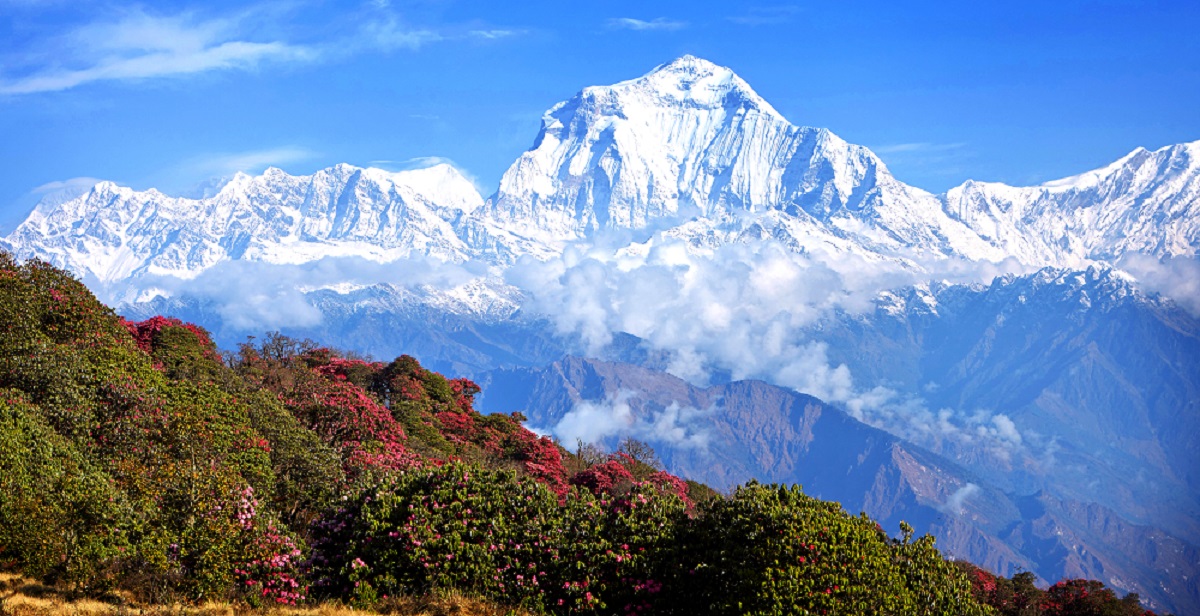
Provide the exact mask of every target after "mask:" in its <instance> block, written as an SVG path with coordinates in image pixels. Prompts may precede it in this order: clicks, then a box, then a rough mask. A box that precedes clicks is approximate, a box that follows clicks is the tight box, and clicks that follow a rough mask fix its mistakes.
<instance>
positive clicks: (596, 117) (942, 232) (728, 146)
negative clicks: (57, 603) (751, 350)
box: [0, 56, 1200, 281]
mask: <svg viewBox="0 0 1200 616" xmlns="http://www.w3.org/2000/svg"><path fill="white" fill-rule="evenodd" d="M609 230H642V231H643V236H645V233H649V232H654V231H661V232H662V233H663V234H664V235H666V236H668V237H677V238H683V239H685V240H687V241H688V242H689V243H690V244H691V245H692V246H694V247H696V248H697V249H701V250H703V249H706V248H711V247H715V246H720V245H725V244H730V243H746V242H754V241H759V240H763V239H770V240H774V241H778V242H781V243H783V244H784V245H787V246H789V247H791V248H792V249H793V250H797V251H804V252H822V253H831V254H834V255H838V254H853V255H856V256H859V257H863V258H865V259H866V260H867V261H879V260H890V261H899V262H900V263H902V264H904V265H905V266H906V267H908V268H909V269H912V270H917V271H920V270H921V269H923V268H925V267H926V266H927V265H928V264H929V263H930V262H931V260H932V261H936V260H938V259H942V258H947V257H953V258H961V259H966V260H969V261H980V260H986V261H993V262H996V261H1001V260H1004V259H1005V258H1008V257H1015V258H1016V259H1017V260H1019V261H1020V262H1022V263H1024V264H1025V265H1027V266H1035V267H1040V266H1047V265H1049V266H1059V267H1086V266H1087V265H1088V264H1091V263H1093V262H1109V263H1111V262H1114V261H1115V260H1116V259H1117V258H1119V257H1120V256H1121V255H1122V254H1124V253H1126V252H1130V251H1138V252H1147V253H1150V254H1153V255H1155V256H1158V257H1162V256H1168V255H1189V256H1190V255H1195V254H1196V253H1197V248H1198V247H1200V142H1193V143H1188V144H1182V145H1177V146H1172V147H1168V148H1163V149H1161V150H1158V151H1155V152H1149V151H1146V150H1142V149H1139V150H1137V151H1135V152H1133V153H1132V154H1130V155H1128V156H1126V157H1124V158H1122V159H1121V160H1119V161H1117V162H1115V163H1113V164H1112V165H1110V166H1108V167H1105V168H1104V169H1099V170H1096V171H1091V172H1088V173H1084V174H1082V175H1079V176H1076V177H1073V178H1067V179H1064V180H1059V181H1057V182H1050V183H1047V184H1044V185H1042V186H1035V187H1027V188H1017V187H1010V186H1005V185H1002V184H987V183H979V182H967V183H966V184H963V185H962V186H960V187H957V188H954V189H952V190H950V191H949V192H948V193H946V194H944V195H932V194H930V193H928V192H926V191H923V190H920V189H918V188H914V187H912V186H908V185H906V184H904V183H903V182H900V181H899V180H897V179H896V178H895V177H893V176H892V175H891V173H889V172H888V170H887V167H886V166H885V165H884V163H883V162H882V161H881V160H880V159H879V158H878V157H876V156H875V155H874V154H873V153H872V152H871V151H870V150H868V149H867V148H865V147H862V146H857V145H852V144H849V143H847V142H845V141H844V140H842V139H841V138H839V137H838V136H836V135H834V134H833V133H831V132H830V131H828V130H826V129H821V128H810V127H802V126H797V125H794V124H792V123H790V122H789V121H788V120H787V119H785V118H784V117H783V116H782V115H780V114H779V112H778V111H776V110H775V109H774V108H773V107H771V105H770V104H769V103H767V102H766V101H765V100H763V99H762V98H761V97H760V96H758V95H757V94H756V93H755V92H754V91H753V90H752V89H751V88H750V86H749V85H748V84H747V83H746V82H745V81H743V80H742V79H741V78H740V77H738V76H737V75H736V74H734V72H733V71H732V70H730V69H728V68H725V67H721V66H717V65H715V64H713V63H711V62H708V61H705V60H702V59H699V58H695V57H692V56H684V57H682V58H679V59H677V60H675V61H673V62H670V63H668V64H664V65H662V66H659V67H657V68H655V69H654V70H652V71H651V72H649V73H647V74H646V75H644V76H642V77H639V78H637V79H633V80H630V81H624V82H621V83H617V84H614V85H611V86H597V87H589V88H585V89H584V90H583V91H581V92H580V93H579V94H577V95H576V96H575V97H573V98H571V99H570V100H567V101H565V102H562V103H559V104H558V105H555V106H554V107H552V108H551V109H550V110H549V111H548V112H547V113H546V114H545V116H544V118H543V126H542V130H541V132H540V134H539V135H538V137H537V139H536V141H535V143H534V145H533V147H532V148H531V149H530V150H529V151H527V152H525V153H524V154H522V155H521V156H520V157H519V158H518V159H517V161H516V162H514V163H513V165H512V166H511V167H510V168H509V169H508V171H507V172H506V173H505V174H504V176H503V178H502V179H501V182H500V186H499V189H498V190H497V192H496V193H495V194H494V195H493V196H492V197H491V198H489V199H488V200H487V201H486V202H485V201H484V199H483V198H482V197H481V196H480V195H479V193H478V192H477V191H476V190H475V188H474V186H473V185H472V184H471V182H470V181H469V180H467V179H466V177H464V176H463V174H461V173H460V172H458V171H456V170H455V169H454V168H453V167H451V166H449V165H438V166H435V167H431V168H428V169H421V170H415V171H403V172H399V173H391V172H387V171H383V170H379V169H360V168H356V167H352V166H349V165H337V166H335V167H332V168H329V169H325V170H323V171H319V172H317V173H315V174H313V175H311V176H299V177H297V176H290V175H288V174H286V173H284V172H282V171H280V170H278V169H269V170H267V171H266V172H265V173H264V174H262V175H260V176H258V177H250V176H247V175H238V176H236V177H235V178H234V179H233V180H232V181H230V182H229V183H228V184H226V185H225V186H224V187H223V188H222V189H221V190H220V191H219V192H218V193H217V194H215V195H214V196H212V197H209V198H204V199H184V198H178V197H170V196H167V195H164V194H162V193H160V192H158V191H155V190H149V191H145V192H137V191H133V190H131V189H128V188H123V187H119V186H116V185H115V184H112V183H108V182H102V183H100V184H98V185H97V186H96V187H95V188H93V189H92V190H91V191H90V192H88V193H87V194H85V195H82V196H80V197H78V198H75V199H69V200H66V201H62V202H59V201H47V202H45V203H43V204H41V205H39V207H38V208H37V209H35V210H34V212H33V213H32V214H30V216H29V218H28V219H27V220H26V221H25V222H24V223H23V224H21V225H20V226H19V227H18V228H17V229H16V230H15V231H14V232H13V233H12V234H11V235H9V236H8V238H6V240H5V241H4V242H3V243H2V244H0V245H4V246H7V247H8V248H9V249H10V250H12V251H14V252H15V253H17V255H18V256H21V257H34V256H36V257H40V258H43V259H45V260H47V261H49V262H51V263H53V264H55V265H59V266H63V267H66V268H68V269H71V270H72V271H75V272H76V273H78V274H80V275H84V276H92V277H94V278H95V279H97V280H100V281H113V280H121V279H125V278H128V277H131V276H137V275H140V274H147V273H148V274H166V275H172V276H178V277H182V278H189V277H193V276H195V275H196V274H198V273H199V272H200V271H203V270H204V269H206V268H209V267H211V266H212V265H214V264H216V263H218V262H221V261H225V260H231V259H245V260H258V261H267V262H272V263H301V262H307V261H312V260H316V259H320V258H322V257H326V256H350V255H353V256H363V257H367V258H370V259H372V260H375V261H388V260H394V259H398V258H404V257H408V256H414V255H420V256H430V257H434V258H437V259H441V260H446V261H464V260H467V259H473V258H475V259H483V260H485V261H488V262H491V263H494V264H500V265H505V264H509V263H512V262H513V261H515V260H516V258H518V257H520V256H523V255H532V256H534V257H537V258H541V259H548V258H553V257H555V256H556V255H558V254H560V253H561V252H562V250H563V248H564V247H565V246H566V245H567V244H568V243H570V242H573V241H577V240H581V239H582V240H587V239H588V238H590V237H593V236H595V235H596V234H599V233H602V232H605V231H609Z"/></svg>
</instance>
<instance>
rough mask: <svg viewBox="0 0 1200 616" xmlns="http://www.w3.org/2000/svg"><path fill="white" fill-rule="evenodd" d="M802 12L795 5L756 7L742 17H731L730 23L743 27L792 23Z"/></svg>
mask: <svg viewBox="0 0 1200 616" xmlns="http://www.w3.org/2000/svg"><path fill="white" fill-rule="evenodd" d="M800 11H801V9H800V7H799V6H797V5H794V4H785V5H775V6H756V7H750V8H749V9H748V10H747V11H746V12H745V13H743V14H741V15H735V16H733V17H730V18H729V21H732V22H733V23H736V24H741V25H743V26H768V25H776V24H782V23H788V22H790V21H792V20H793V19H794V18H795V17H796V15H798V14H799V13H800Z"/></svg>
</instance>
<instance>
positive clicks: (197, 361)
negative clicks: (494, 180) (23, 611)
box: [0, 253, 1137, 614]
mask: <svg viewBox="0 0 1200 616" xmlns="http://www.w3.org/2000/svg"><path fill="white" fill-rule="evenodd" d="M479 391H480V389H479V386H478V385H476V384H475V383H473V382H471V381H470V380H467V379H461V378H446V377H444V376H442V375H440V374H437V373H435V372H432V371H429V370H426V369H425V368H423V367H422V366H421V365H420V363H419V362H418V361H417V360H416V359H414V358H412V357H409V356H406V355H402V356H400V357H398V358H396V359H395V360H393V361H390V362H378V361H373V360H371V359H369V358H362V357H357V356H354V355H352V354H348V353H339V352H336V351H333V350H331V349H327V348H323V347H320V346H319V345H317V344H315V343H312V342H309V341H301V340H294V339H290V338H287V337H285V336H281V335H279V334H268V335H267V336H265V337H264V338H263V339H262V340H261V341H258V342H256V343H255V342H253V341H251V342H247V343H246V344H244V345H242V346H241V348H239V349H238V350H237V352H236V353H229V354H222V353H221V352H220V351H219V350H218V349H217V348H216V347H215V346H214V345H213V343H212V341H211V340H210V338H209V336H208V334H207V333H206V332H205V331H204V330H203V329H202V328H200V327H197V326H195V325H192V324H188V323H183V322H181V321H179V320H177V319H172V318H166V317H155V318H152V319H148V320H146V321H141V322H132V321H126V320H124V319H121V318H120V317H118V316H117V315H115V314H114V313H113V312H112V310H110V309H109V308H107V307H105V306H103V305H102V304H100V303H99V302H98V301H96V299H95V297H93V296H92V294H91V293H89V292H88V290H87V289H86V288H85V287H84V286H83V285H82V284H80V283H79V281H77V280H75V279H74V278H72V277H71V276H69V275H67V274H66V273H64V272H62V271H60V270H57V269H55V268H53V267H50V266H48V265H46V264H44V263H40V262H36V261H32V262H28V263H17V262H15V261H14V260H13V259H12V258H10V257H9V256H8V255H6V254H4V253H0V569H15V570H17V571H19V572H21V573H23V574H25V575H28V576H32V577H37V578H39V579H42V580H44V581H46V582H48V583H55V584H61V585H64V586H67V587H70V588H71V589H73V590H77V591H81V592H84V593H97V592H102V591H106V590H108V589H111V588H114V587H115V588H121V589H125V590H127V591H130V592H131V593H132V594H133V596H135V597H136V598H138V599H140V600H143V601H158V602H173V601H179V600H186V601H200V600H209V599H218V600H227V599H234V600H239V601H242V602H244V603H247V604H250V605H252V606H268V605H279V604H288V605H291V604H300V603H304V602H307V601H311V600H312V598H313V597H319V598H320V599H321V600H337V601H344V602H352V603H355V604H357V605H359V606H362V607H372V606H376V605H380V604H384V605H386V602H387V601H388V600H389V599H392V598H395V597H397V596H398V595H414V594H417V595H419V594H423V593H430V592H441V591H457V592H463V593H467V594H470V595H474V596H477V597H484V598H490V599H492V600H494V601H496V602H498V603H501V604H505V605H512V606H523V607H525V608H527V609H529V610H532V611H534V612H538V613H551V614H672V613H678V614H695V613H730V614H732V613H739V614H742V613H755V614H791V613H813V614H821V613H828V614H852V613H853V614H857V613H871V614H909V613H938V614H974V613H985V608H983V607H981V604H987V603H990V604H992V605H996V606H997V607H998V608H1000V609H1001V613H1008V612H1004V611H1003V609H1005V607H1004V606H1005V605H1009V604H1012V605H1015V604H1016V603H1017V602H1016V601H1011V602H1010V603H1004V602H1006V601H1010V599H1012V596H1011V593H1010V594H1009V595H1005V594H1004V589H1005V588H1007V586H1005V584H1006V581H1004V580H1003V579H1002V578H1001V579H1000V581H996V578H994V577H993V578H992V581H991V586H987V585H986V584H984V586H983V589H982V590H981V587H980V579H981V578H980V577H979V574H978V572H977V571H976V570H967V569H964V568H962V567H961V566H954V565H951V564H949V563H947V562H946V561H945V560H943V559H942V557H941V556H940V554H939V553H938V552H937V550H936V549H935V548H934V546H933V540H932V538H928V537H925V538H920V539H916V540H912V539H911V537H908V536H906V537H905V538H904V539H903V540H894V539H891V538H889V537H888V536H887V535H886V534H885V533H884V532H883V531H882V529H879V528H878V527H877V526H876V525H875V524H874V522H872V521H870V520H868V519H866V518H865V517H855V516H850V515H848V514H846V513H845V512H844V511H842V510H841V508H840V507H839V506H837V505H836V504H832V503H824V502H822V501H818V500H815V499H812V498H809V497H807V496H804V495H803V493H802V492H800V491H799V490H798V489H797V488H782V487H777V486H758V485H750V486H747V487H745V488H742V489H740V490H739V491H738V492H737V493H736V494H734V495H733V496H732V497H729V498H722V497H720V496H719V495H717V494H716V493H715V492H713V491H712V490H711V489H709V488H707V487H705V486H702V485H700V484H695V483H692V482H684V481H683V480H682V479H680V478H678V477H675V476H673V475H671V474H670V473H667V472H665V471H664V470H663V469H662V468H661V464H660V463H659V462H658V461H657V456H655V455H654V453H653V451H652V450H651V449H649V447H648V446H646V445H645V444H643V443H638V442H636V441H629V442H626V443H624V444H623V445H622V447H621V449H620V450H618V451H617V452H613V453H605V452H601V451H599V450H596V449H595V448H588V449H587V450H586V452H585V450H584V448H583V447H581V448H580V450H579V451H578V452H577V455H572V454H571V453H569V452H567V451H566V450H564V449H563V448H562V447H560V446H559V445H558V444H557V443H556V442H554V441H553V440H551V439H549V438H546V437H542V436H538V435H537V434H534V433H533V432H531V431H529V430H527V429H526V428H525V427H524V426H522V425H521V424H522V422H523V420H524V418H523V417H522V416H521V414H519V413H514V414H512V415H483V414H480V413H479V412H478V411H477V410H476V409H475V407H474V404H475V396H476V395H477V394H478V393H479ZM982 573H983V574H984V575H990V574H986V572H982ZM997 589H1000V590H997ZM1035 590H1036V589H1035ZM1037 592H1039V593H1042V594H1040V595H1037V596H1036V597H1035V599H1036V601H1033V602H1032V603H1029V602H1026V603H1029V605H1026V604H1022V605H1023V606H1024V607H1028V608H1029V609H1035V610H1043V611H1044V612H1043V611H1037V612H1029V613H1046V614H1074V613H1080V614H1082V613H1092V612H1086V610H1087V609H1092V608H1093V607H1095V606H1096V605H1100V606H1101V607H1102V608H1103V609H1109V607H1111V605H1113V601H1116V599H1115V597H1114V596H1112V593H1111V591H1107V590H1106V589H1103V588H1102V587H1096V586H1095V585H1089V583H1083V582H1076V581H1072V582H1070V583H1064V584H1061V585H1058V586H1054V587H1052V588H1051V589H1050V590H1049V591H1045V592H1043V591H1037ZM1106 592H1107V594H1105V593H1106ZM1022 600H1023V599H1022ZM1136 603H1137V602H1136V597H1134V598H1133V600H1132V602H1131V601H1129V600H1128V599H1127V600H1123V601H1122V603H1121V605H1122V606H1124V607H1130V606H1131V605H1136ZM1097 609H1100V608H1097ZM1081 610H1084V611H1081ZM1020 613H1026V612H1020ZM1105 613H1107V612H1105ZM1114 613H1118V612H1114ZM1119 613H1122V614H1124V613H1126V612H1119Z"/></svg>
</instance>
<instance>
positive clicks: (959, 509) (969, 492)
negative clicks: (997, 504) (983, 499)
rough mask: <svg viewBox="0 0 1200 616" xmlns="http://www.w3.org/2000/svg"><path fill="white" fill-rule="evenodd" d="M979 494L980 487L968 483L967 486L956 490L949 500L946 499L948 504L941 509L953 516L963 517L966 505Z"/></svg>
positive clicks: (944, 504)
mask: <svg viewBox="0 0 1200 616" xmlns="http://www.w3.org/2000/svg"><path fill="white" fill-rule="evenodd" d="M979 492H980V490H979V486H977V485H975V484H973V483H968V484H967V485H965V486H963V487H961V488H959V489H957V490H955V491H954V494H951V495H950V496H949V498H947V499H946V502H945V503H943V504H942V506H941V507H939V509H940V510H941V511H943V512H945V513H949V514H951V515H962V514H963V506H964V505H965V504H966V502H967V499H968V498H971V497H972V496H974V495H976V494H978V493H979Z"/></svg>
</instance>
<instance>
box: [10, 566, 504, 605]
mask: <svg viewBox="0 0 1200 616" xmlns="http://www.w3.org/2000/svg"><path fill="white" fill-rule="evenodd" d="M375 614H387V615H389V616H527V612H523V611H520V610H512V609H508V608H504V607H501V606H498V605H496V604H493V603H488V602H484V601H480V600H478V599H472V598H470V597H466V596H463V595H459V594H453V593H451V594H446V595H441V596H428V597H405V598H401V599H395V600H390V601H388V603H387V604H386V605H384V606H382V609H381V610H380V611H379V612H365V611H363V610H355V609H353V608H350V607H347V606H344V605H339V604H334V603H326V604H321V605H317V606H313V607H307V608H295V607H275V608H267V609H254V608H251V607H249V606H246V605H235V604H229V603H204V604H200V605H182V604H177V605H136V604H134V602H133V601H132V600H131V599H130V598H129V597H128V596H125V595H122V594H119V593H116V594H112V595H108V596H105V597H103V598H102V599H90V598H79V597H73V596H71V595H70V593H67V592H64V591H62V590H59V589H56V588H52V587H49V586H44V585H42V584H40V583H38V582H35V581H32V580H29V579H27V578H24V577H21V576H19V575H16V574H12V573H4V572H0V616H243V615H245V616H374V615H375Z"/></svg>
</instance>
